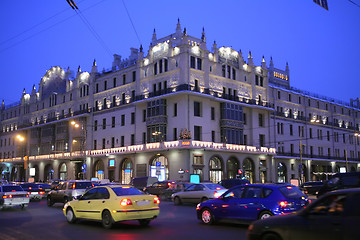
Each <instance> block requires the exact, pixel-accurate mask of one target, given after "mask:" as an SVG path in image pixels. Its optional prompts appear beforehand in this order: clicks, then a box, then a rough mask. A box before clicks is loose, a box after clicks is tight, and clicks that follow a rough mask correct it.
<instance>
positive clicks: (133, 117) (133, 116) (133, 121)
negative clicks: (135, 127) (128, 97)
mask: <svg viewBox="0 0 360 240" xmlns="http://www.w3.org/2000/svg"><path fill="white" fill-rule="evenodd" d="M131 124H135V113H134V112H132V113H131Z"/></svg>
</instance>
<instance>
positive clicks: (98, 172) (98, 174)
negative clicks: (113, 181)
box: [94, 160, 104, 180]
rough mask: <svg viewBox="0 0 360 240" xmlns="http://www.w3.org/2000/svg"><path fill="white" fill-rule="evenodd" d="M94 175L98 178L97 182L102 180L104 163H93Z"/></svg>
mask: <svg viewBox="0 0 360 240" xmlns="http://www.w3.org/2000/svg"><path fill="white" fill-rule="evenodd" d="M94 170H95V174H94V177H96V178H98V179H99V180H101V179H104V163H103V161H102V160H98V161H97V162H96V163H95V168H94Z"/></svg>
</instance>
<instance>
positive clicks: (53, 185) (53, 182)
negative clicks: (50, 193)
mask: <svg viewBox="0 0 360 240" xmlns="http://www.w3.org/2000/svg"><path fill="white" fill-rule="evenodd" d="M62 181H63V180H61V179H51V180H50V181H49V184H50V186H51V189H56V188H57V186H59V184H60V182H62Z"/></svg>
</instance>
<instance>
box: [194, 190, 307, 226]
mask: <svg viewBox="0 0 360 240" xmlns="http://www.w3.org/2000/svg"><path fill="white" fill-rule="evenodd" d="M308 204H309V200H308V198H307V196H306V195H305V194H304V193H303V192H301V191H300V189H299V188H297V187H295V186H292V185H282V184H249V185H241V186H236V187H233V188H231V189H229V190H227V191H226V192H225V193H224V194H223V195H222V196H221V197H219V198H217V199H212V200H209V201H206V202H202V203H200V204H198V206H197V207H196V212H197V217H198V219H200V220H201V221H202V222H203V223H205V224H212V223H214V222H216V221H219V220H232V221H238V222H245V223H248V222H251V221H254V220H257V219H265V218H268V217H270V216H273V215H282V214H288V213H291V212H294V211H298V210H300V209H302V208H304V207H306V206H307V205H308Z"/></svg>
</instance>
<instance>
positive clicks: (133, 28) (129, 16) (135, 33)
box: [122, 0, 142, 45]
mask: <svg viewBox="0 0 360 240" xmlns="http://www.w3.org/2000/svg"><path fill="white" fill-rule="evenodd" d="M122 3H123V5H124V8H125V10H126V13H127V15H128V17H129V20H130V22H131V25H132V27H133V29H134V32H135V34H136V37H137V39H138V40H139V43H140V45H141V44H142V43H141V40H140V38H139V35H138V33H137V31H136V29H135V25H134V23H133V21H132V20H131V17H130V14H129V11H128V10H127V7H126V5H125V2H124V0H122Z"/></svg>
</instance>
